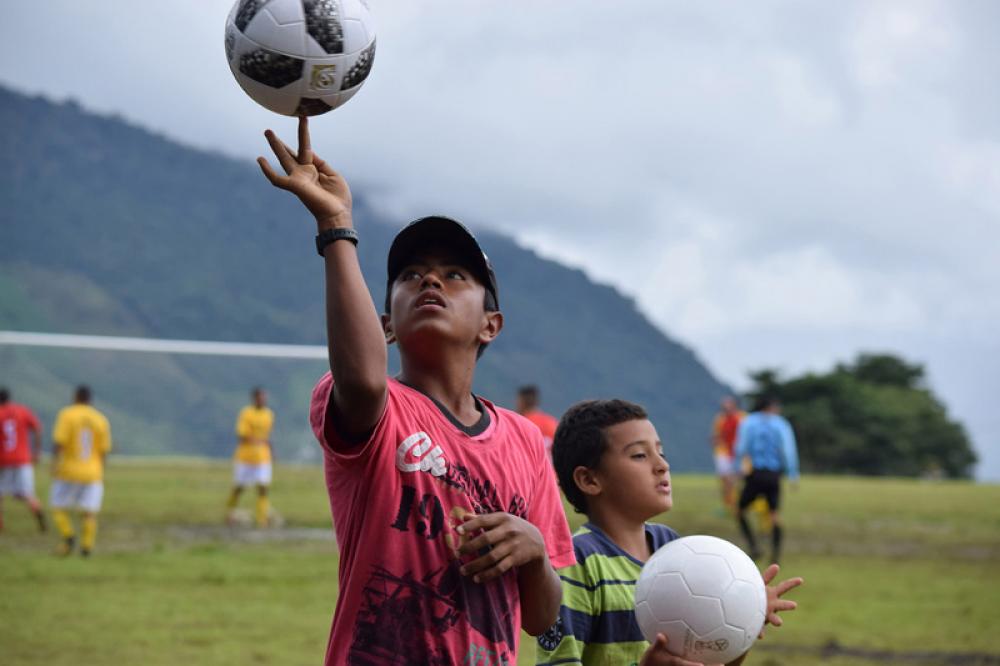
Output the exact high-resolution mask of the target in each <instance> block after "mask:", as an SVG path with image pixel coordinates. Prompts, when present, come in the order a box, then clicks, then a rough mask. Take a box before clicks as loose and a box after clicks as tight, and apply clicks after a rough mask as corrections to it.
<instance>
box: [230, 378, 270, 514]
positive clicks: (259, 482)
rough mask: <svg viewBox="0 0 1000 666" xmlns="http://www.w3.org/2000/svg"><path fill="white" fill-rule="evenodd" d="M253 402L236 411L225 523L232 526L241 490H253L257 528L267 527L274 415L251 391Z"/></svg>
mask: <svg viewBox="0 0 1000 666" xmlns="http://www.w3.org/2000/svg"><path fill="white" fill-rule="evenodd" d="M250 398H251V400H252V401H253V402H252V403H251V404H249V405H247V406H246V407H244V408H243V409H241V410H240V414H239V416H238V417H237V418H236V436H237V437H238V438H239V440H238V442H237V444H236V452H235V454H234V455H233V490H232V492H231V493H230V494H229V502H228V503H227V504H226V506H227V507H228V509H229V513H228V515H227V517H226V520H227V522H229V523H230V524H232V523H233V522H235V517H234V512H235V510H236V504H237V503H238V502H239V500H240V494H241V493H242V492H243V488H244V487H245V486H256V487H257V506H256V511H255V517H256V521H257V526H258V527H267V524H268V513H269V512H270V508H271V507H270V502H269V500H268V497H267V493H268V489H269V488H270V486H271V461H272V458H273V456H272V453H271V428H273V427H274V412H272V411H271V408H270V407H268V406H267V393H266V392H265V391H264V389H262V388H260V387H259V386H258V387H255V388H254V389H253V390H252V391H251V392H250Z"/></svg>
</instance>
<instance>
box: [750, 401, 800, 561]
mask: <svg viewBox="0 0 1000 666" xmlns="http://www.w3.org/2000/svg"><path fill="white" fill-rule="evenodd" d="M734 454H735V458H736V460H742V459H743V457H744V456H749V457H750V463H751V464H752V466H753V468H752V471H751V472H750V474H749V475H748V476H747V477H746V479H745V481H744V484H743V492H742V493H741V494H740V501H739V521H740V530H742V532H743V536H745V537H746V540H747V543H748V544H749V546H750V557H752V558H753V559H755V560H756V559H758V558H759V557H760V550H759V549H758V548H757V541H756V540H755V539H754V535H753V532H752V531H751V530H750V525H749V523H747V518H746V509H747V507H748V506H750V504H752V503H753V501H754V500H755V499H757V498H758V497H760V496H762V495H763V496H764V498H765V499H766V500H767V506H768V508H769V509H770V511H771V524H772V528H771V561H772V562H777V561H778V559H779V557H780V555H781V536H782V534H781V532H782V529H781V519H780V516H779V514H778V506H779V504H780V501H781V475H782V474H787V475H788V479H789V480H790V481H792V482H798V480H799V455H798V451H797V450H796V445H795V433H794V432H792V426H791V424H790V423H789V422H788V419H786V418H785V417H784V416H782V415H781V403H780V402H779V401H778V399H777V398H775V397H773V396H764V397H762V398H761V399H760V400H759V401H758V402H757V405H756V409H755V410H754V411H753V412H752V413H751V414H749V415H748V416H747V417H746V418H744V419H743V421H742V422H740V428H739V431H738V433H737V436H736V449H735V452H734Z"/></svg>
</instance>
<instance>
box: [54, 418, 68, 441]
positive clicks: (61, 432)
mask: <svg viewBox="0 0 1000 666" xmlns="http://www.w3.org/2000/svg"><path fill="white" fill-rule="evenodd" d="M68 430H69V424H68V423H67V422H66V415H65V413H64V412H59V415H58V416H57V417H56V425H55V427H53V428H52V441H53V442H55V444H56V446H66V444H67V443H68V441H69V432H68Z"/></svg>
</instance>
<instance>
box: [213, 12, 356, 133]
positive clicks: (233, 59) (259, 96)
mask: <svg viewBox="0 0 1000 666" xmlns="http://www.w3.org/2000/svg"><path fill="white" fill-rule="evenodd" d="M374 59H375V30H374V28H373V27H372V19H371V14H369V12H368V4H367V0H237V2H236V4H235V5H233V9H232V11H230V12H229V18H227V19H226V60H227V61H228V62H229V69H230V70H232V72H233V76H235V77H236V81H237V83H239V84H240V87H241V88H243V90H244V91H245V92H246V93H247V94H248V95H250V97H251V98H253V100H254V101H255V102H257V103H258V104H260V105H261V106H263V107H265V108H267V109H270V110H271V111H274V112H275V113H281V114H284V115H286V116H301V115H306V116H316V115H319V114H321V113H326V112H327V111H332V110H333V109H335V108H337V107H338V106H340V105H341V104H343V103H344V102H346V101H347V100H349V99H350V98H351V97H353V96H354V93H356V92H358V90H359V89H360V88H361V84H362V83H364V82H365V79H366V78H368V73H369V72H371V69H372V62H373V61H374Z"/></svg>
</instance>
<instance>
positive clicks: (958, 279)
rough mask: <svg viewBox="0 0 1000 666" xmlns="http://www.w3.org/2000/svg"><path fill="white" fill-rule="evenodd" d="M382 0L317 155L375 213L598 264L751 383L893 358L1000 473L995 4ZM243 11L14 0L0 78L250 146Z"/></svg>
mask: <svg viewBox="0 0 1000 666" xmlns="http://www.w3.org/2000/svg"><path fill="white" fill-rule="evenodd" d="M370 4H371V5H372V8H373V11H374V13H375V17H376V21H377V30H378V34H379V45H378V55H377V57H376V62H375V68H374V70H373V73H372V76H371V78H370V79H369V81H368V82H367V83H366V84H365V87H364V89H363V90H362V91H361V92H360V93H359V94H358V95H357V96H356V97H355V99H354V100H352V101H351V102H350V103H349V104H348V105H347V106H345V107H343V108H341V109H339V110H337V111H336V112H334V113H331V114H327V115H326V116H323V117H321V118H319V119H317V120H316V122H315V125H314V147H315V148H316V149H317V152H319V153H320V154H322V155H324V156H325V157H327V159H329V160H331V161H332V162H334V163H335V164H337V165H338V167H339V168H340V169H341V170H342V171H343V172H344V173H345V174H346V175H347V176H348V178H349V179H350V180H352V181H354V182H356V183H358V184H363V185H365V186H367V187H368V188H369V191H374V192H377V193H378V201H379V203H380V204H381V205H383V206H384V207H385V208H386V209H388V210H390V211H392V212H395V213H398V214H400V215H405V216H414V215H417V214H422V213H426V212H428V211H440V212H448V213H451V214H453V215H456V216H459V217H462V218H464V219H466V220H467V221H469V222H470V223H473V224H478V225H486V226H491V227H494V228H498V229H500V230H502V231H505V232H507V233H509V234H512V235H513V236H515V237H516V238H517V239H519V240H520V242H521V243H522V244H523V245H525V246H528V247H532V248H534V249H536V250H537V251H538V252H540V253H542V254H544V255H546V256H549V257H553V258H557V259H559V260H562V261H564V262H566V263H570V264H572V265H574V266H578V267H581V268H583V269H584V270H586V271H587V272H588V273H589V274H590V275H591V276H592V277H594V278H596V279H598V280H601V281H604V282H608V283H612V284H614V285H616V286H617V287H619V288H620V289H621V290H622V291H623V292H625V293H627V294H630V295H632V296H634V297H635V298H636V299H637V301H638V302H639V304H640V306H641V307H642V308H643V310H644V311H645V312H646V313H647V314H648V315H649V316H650V318H652V319H653V320H654V321H655V322H656V323H657V324H659V325H660V326H661V327H663V328H664V329H665V330H666V331H667V332H668V333H669V334H671V335H672V336H674V337H676V338H679V339H681V340H682V341H684V342H685V343H687V344H689V345H690V346H692V347H693V348H694V349H696V350H697V352H698V354H699V355H700V356H701V358H702V359H703V360H704V361H705V362H706V363H707V364H708V366H709V367H710V368H712V369H713V371H715V372H716V373H717V374H718V375H719V376H720V377H722V378H723V379H725V380H727V381H729V382H731V383H733V384H734V385H736V386H738V387H742V386H745V384H746V379H745V377H746V372H747V370H749V369H755V368H760V367H764V366H768V367H778V368H781V369H782V370H784V371H785V372H787V373H796V372H800V371H803V370H808V369H812V370H826V369H828V368H830V367H831V366H832V364H833V363H834V362H836V361H844V360H849V359H851V358H853V356H854V355H855V354H856V353H857V352H859V351H880V350H890V351H895V352H899V353H902V354H903V355H905V356H906V357H907V358H908V359H910V360H911V361H917V362H921V363H924V364H925V365H926V367H927V370H928V373H929V379H930V382H931V385H932V387H933V388H935V389H936V390H937V391H938V392H939V393H940V394H941V395H942V396H943V397H944V399H945V400H946V402H947V404H948V406H949V408H950V409H951V410H952V413H953V414H954V415H956V416H957V417H959V418H961V419H962V420H964V421H965V423H966V424H967V425H968V427H969V429H970V431H971V433H972V435H973V437H974V441H975V444H976V447H977V449H978V451H979V452H980V455H981V458H982V461H983V463H982V465H981V467H980V476H981V478H988V479H993V480H1000V409H998V408H997V406H995V403H996V401H997V400H998V399H1000V395H998V394H1000V335H998V331H1000V298H998V295H997V292H998V287H1000V253H998V250H1000V85H998V84H997V82H998V81H1000V40H997V39H996V26H997V25H1000V3H995V2H991V1H990V0H980V1H964V0H949V1H947V2H921V1H919V0H907V1H905V2H877V1H874V0H870V1H863V2H851V1H844V2H837V3H831V2H820V1H818V0H817V1H815V2H801V1H787V2H784V1H777V0H757V1H755V2H753V3H738V2H711V1H703V2H670V1H666V0H619V1H618V2H615V3H610V4H609V3H607V2H600V3H598V2H589V1H586V0H537V1H535V2H530V3H529V2H525V3H521V4H519V5H512V3H509V2H504V3H501V2H496V1H492V2H489V1H485V0H421V1H419V2H415V1H414V0H370ZM230 6H231V3H230V2H228V1H227V0H171V2H162V3H151V2H150V3H147V2H133V1H126V0H117V1H115V0H108V1H106V2H98V3H80V2H77V1H75V0H74V1H69V0H47V1H46V2H33V3H27V2H22V3H16V4H14V5H12V6H10V7H7V8H6V10H5V15H4V18H5V20H4V22H3V24H2V25H0V82H2V83H4V84H6V85H10V86H14V87H16V88H18V89H21V90H25V91H30V92H42V93H45V94H47V95H50V96H52V97H55V98H58V99H61V98H65V97H67V96H71V97H74V98H76V99H77V100H78V101H80V102H81V103H82V104H83V105H84V106H85V107H87V108H90V109H94V110H98V111H108V112H111V111H113V112H117V113H120V114H122V115H123V116H125V117H126V118H128V119H130V120H132V121H135V122H137V123H140V124H142V125H144V126H147V127H150V128H152V129H154V130H156V131H160V132H162V133H164V134H166V135H168V136H170V137H171V138H174V139H179V140H182V141H183V142H185V143H188V144H190V145H194V146H198V147H204V148H212V149H218V150H221V151H223V152H225V153H227V154H230V155H233V156H236V157H239V158H247V159H249V158H251V157H253V156H255V155H257V154H260V153H262V151H263V149H264V143H263V140H262V139H261V138H260V132H261V130H262V129H263V128H264V127H268V126H269V127H273V128H275V129H276V130H279V131H283V132H284V133H286V134H290V135H292V136H293V134H292V128H293V122H294V121H291V120H289V119H284V118H280V117H277V116H274V115H272V114H270V113H269V112H267V111H265V110H263V109H261V108H259V107H257V106H255V105H254V104H253V103H252V102H251V101H249V99H248V98H247V97H246V96H245V95H244V94H243V92H242V91H241V90H240V89H239V88H238V87H237V86H236V84H235V83H234V81H233V80H232V77H231V75H230V73H229V70H228V67H227V66H226V64H225V59H224V53H223V39H222V37H223V25H224V22H225V17H226V15H227V13H228V11H229V8H230ZM11 158H12V157H11V156H8V159H11ZM276 342H278V341H276Z"/></svg>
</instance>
